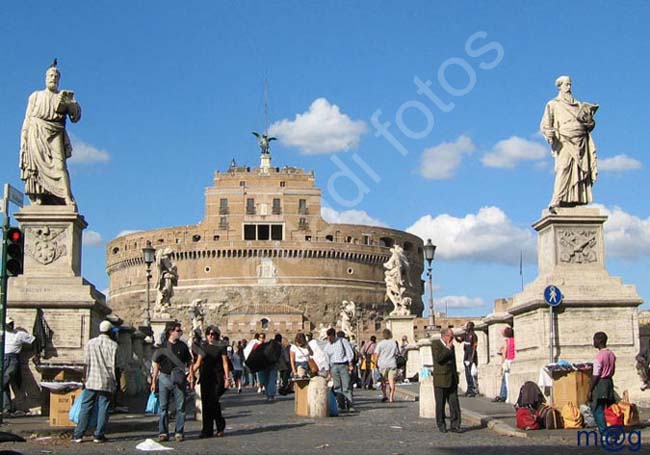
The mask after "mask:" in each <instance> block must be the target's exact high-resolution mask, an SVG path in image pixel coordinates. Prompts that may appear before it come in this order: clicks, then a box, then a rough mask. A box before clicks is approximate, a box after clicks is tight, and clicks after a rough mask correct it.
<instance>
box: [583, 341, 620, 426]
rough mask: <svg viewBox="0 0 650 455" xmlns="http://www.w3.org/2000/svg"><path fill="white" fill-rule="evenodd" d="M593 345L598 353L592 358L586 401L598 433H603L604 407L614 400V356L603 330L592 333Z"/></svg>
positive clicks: (604, 424)
mask: <svg viewBox="0 0 650 455" xmlns="http://www.w3.org/2000/svg"><path fill="white" fill-rule="evenodd" d="M594 347H595V348H596V349H598V353H597V354H596V358H595V359H594V369H593V373H592V376H591V384H590V388H589V393H588V394H587V401H588V402H590V403H591V410H592V411H593V414H594V419H595V420H596V425H597V426H598V430H599V431H600V434H604V433H605V431H606V430H607V424H606V423H605V409H606V408H607V407H608V406H609V405H611V404H612V403H614V402H615V401H616V399H615V397H614V382H613V381H612V377H613V376H614V373H615V372H616V356H615V355H614V353H613V352H612V351H610V350H609V349H608V348H607V334H606V333H605V332H596V333H595V334H594Z"/></svg>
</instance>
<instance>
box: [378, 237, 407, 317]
mask: <svg viewBox="0 0 650 455" xmlns="http://www.w3.org/2000/svg"><path fill="white" fill-rule="evenodd" d="M390 252H391V257H390V258H389V259H388V261H386V262H385V263H384V269H386V271H385V272H384V282H385V283H386V297H387V298H388V299H389V300H390V301H391V302H393V305H395V308H394V309H393V311H392V312H391V314H392V315H408V314H410V307H411V298H410V297H405V296H404V293H405V292H406V288H407V286H412V284H411V281H410V279H409V270H410V265H409V262H408V259H407V257H406V255H405V254H404V249H403V248H402V247H401V246H399V245H395V246H393V247H392V248H391V249H390Z"/></svg>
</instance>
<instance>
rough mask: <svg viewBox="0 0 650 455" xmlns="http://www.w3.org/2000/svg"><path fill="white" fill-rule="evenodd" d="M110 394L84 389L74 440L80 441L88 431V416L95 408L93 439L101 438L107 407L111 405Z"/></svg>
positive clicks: (104, 427)
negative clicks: (95, 420)
mask: <svg viewBox="0 0 650 455" xmlns="http://www.w3.org/2000/svg"><path fill="white" fill-rule="evenodd" d="M112 395H113V393H112V392H106V391H104V390H91V389H86V390H85V391H84V393H83V400H82V401H81V410H80V411H79V423H78V424H77V427H76V428H75V429H74V439H81V438H82V437H83V435H84V433H85V432H86V430H87V429H88V423H89V421H90V416H91V414H92V412H93V408H94V407H95V406H97V428H95V434H94V437H95V438H103V437H104V430H105V429H106V423H108V406H109V404H110V403H111V396H112Z"/></svg>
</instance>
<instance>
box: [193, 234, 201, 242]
mask: <svg viewBox="0 0 650 455" xmlns="http://www.w3.org/2000/svg"><path fill="white" fill-rule="evenodd" d="M200 240H201V236H200V235H199V234H194V235H193V236H192V242H198V241H200Z"/></svg>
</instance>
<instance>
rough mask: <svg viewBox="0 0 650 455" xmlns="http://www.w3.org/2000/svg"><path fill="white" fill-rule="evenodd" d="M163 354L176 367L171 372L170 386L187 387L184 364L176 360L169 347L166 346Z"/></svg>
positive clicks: (176, 357)
mask: <svg viewBox="0 0 650 455" xmlns="http://www.w3.org/2000/svg"><path fill="white" fill-rule="evenodd" d="M163 353H164V354H165V356H166V357H167V358H168V359H169V360H171V361H172V362H174V364H175V365H176V366H175V367H174V368H172V371H171V378H172V384H174V385H175V386H178V387H180V388H184V387H185V386H187V374H186V373H185V364H184V363H183V362H181V359H179V358H178V356H177V355H176V353H174V351H172V350H171V348H170V347H169V346H166V347H165V348H164V349H163Z"/></svg>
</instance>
